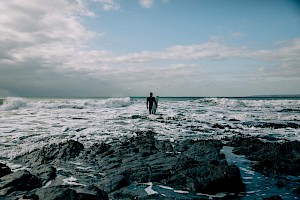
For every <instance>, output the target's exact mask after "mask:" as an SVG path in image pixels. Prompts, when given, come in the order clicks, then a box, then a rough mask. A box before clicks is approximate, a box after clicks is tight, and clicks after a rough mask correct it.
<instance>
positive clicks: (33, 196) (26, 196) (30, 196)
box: [23, 194, 39, 200]
mask: <svg viewBox="0 0 300 200" xmlns="http://www.w3.org/2000/svg"><path fill="white" fill-rule="evenodd" d="M23 199H30V200H39V196H38V195H36V194H31V195H24V196H23Z"/></svg>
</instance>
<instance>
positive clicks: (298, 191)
mask: <svg viewBox="0 0 300 200" xmlns="http://www.w3.org/2000/svg"><path fill="white" fill-rule="evenodd" d="M293 192H294V193H295V194H297V195H299V196H300V186H299V187H297V188H296V189H294V190H293Z"/></svg>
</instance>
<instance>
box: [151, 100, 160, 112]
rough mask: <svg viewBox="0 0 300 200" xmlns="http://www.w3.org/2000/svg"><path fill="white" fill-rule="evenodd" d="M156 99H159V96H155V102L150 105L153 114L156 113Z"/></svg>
mask: <svg viewBox="0 0 300 200" xmlns="http://www.w3.org/2000/svg"><path fill="white" fill-rule="evenodd" d="M158 99H159V96H156V97H155V101H156V103H155V102H154V103H153V107H152V113H153V114H155V113H156V109H157V104H158Z"/></svg>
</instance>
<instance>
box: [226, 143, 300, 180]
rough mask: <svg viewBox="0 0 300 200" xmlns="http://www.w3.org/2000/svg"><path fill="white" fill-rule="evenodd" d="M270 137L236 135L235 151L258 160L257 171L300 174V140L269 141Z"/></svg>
mask: <svg viewBox="0 0 300 200" xmlns="http://www.w3.org/2000/svg"><path fill="white" fill-rule="evenodd" d="M266 139H268V138H256V137H236V138H233V139H232V141H231V143H230V145H231V146H233V147H235V149H234V150H233V152H234V153H235V154H238V155H245V156H246V158H247V159H249V160H252V161H256V162H255V164H254V165H253V166H252V167H253V169H254V170H255V171H258V172H261V173H263V174H267V175H293V176H299V175H300V142H299V141H268V140H266Z"/></svg>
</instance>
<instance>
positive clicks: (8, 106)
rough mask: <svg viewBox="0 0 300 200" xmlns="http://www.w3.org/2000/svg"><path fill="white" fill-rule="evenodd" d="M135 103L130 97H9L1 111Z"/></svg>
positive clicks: (105, 106)
mask: <svg viewBox="0 0 300 200" xmlns="http://www.w3.org/2000/svg"><path fill="white" fill-rule="evenodd" d="M132 103H133V101H132V100H131V99H130V97H124V98H108V99H86V100H82V99H51V100H49V99H47V100H46V99H30V98H21V97H8V98H6V99H5V100H4V102H3V105H1V106H0V110H6V111H8V110H18V109H21V108H31V109H34V108H36V109H86V108H91V107H92V108H97V107H99V108H117V107H126V106H129V105H131V104H132Z"/></svg>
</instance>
